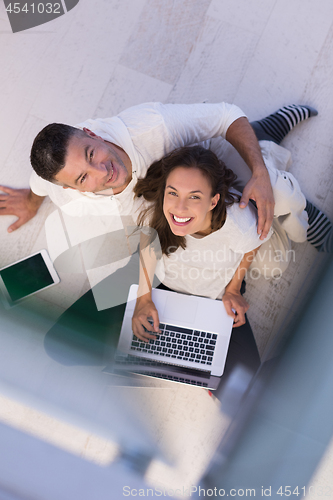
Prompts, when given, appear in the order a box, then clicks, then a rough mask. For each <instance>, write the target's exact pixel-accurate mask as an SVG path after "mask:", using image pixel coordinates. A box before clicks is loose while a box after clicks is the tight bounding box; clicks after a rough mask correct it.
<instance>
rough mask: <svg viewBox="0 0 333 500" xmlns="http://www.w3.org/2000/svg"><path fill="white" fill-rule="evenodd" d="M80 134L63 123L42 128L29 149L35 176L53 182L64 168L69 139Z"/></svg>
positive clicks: (77, 130)
mask: <svg viewBox="0 0 333 500" xmlns="http://www.w3.org/2000/svg"><path fill="white" fill-rule="evenodd" d="M80 133H83V132H82V131H81V130H80V129H77V128H75V127H71V126H70V125H64V124H63V123H50V125H47V126H46V127H44V128H43V130H41V131H40V132H39V134H38V135H37V136H36V138H35V140H34V142H33V145H32V148H31V154H30V161H31V165H32V167H33V169H34V170H35V172H36V174H38V175H39V176H40V177H42V178H43V179H45V180H47V181H51V182H52V181H54V177H55V176H56V175H57V173H58V172H60V170H61V169H62V168H64V166H65V162H66V156H67V148H68V143H69V141H70V139H71V137H73V136H74V135H79V134H80Z"/></svg>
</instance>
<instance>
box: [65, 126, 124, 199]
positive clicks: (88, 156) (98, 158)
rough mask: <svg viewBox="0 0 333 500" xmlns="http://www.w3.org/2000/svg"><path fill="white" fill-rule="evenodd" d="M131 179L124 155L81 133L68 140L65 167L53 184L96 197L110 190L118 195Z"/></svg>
mask: <svg viewBox="0 0 333 500" xmlns="http://www.w3.org/2000/svg"><path fill="white" fill-rule="evenodd" d="M131 178H132V168H131V161H130V159H129V157H128V156H127V154H126V153H125V151H123V150H122V149H121V148H119V147H117V146H115V145H114V144H111V143H109V142H106V141H104V140H103V139H102V138H101V137H98V136H96V135H95V134H94V133H93V132H91V131H90V130H88V129H84V134H79V135H74V136H73V137H71V139H70V141H69V144H68V148H67V156H66V163H65V166H64V168H62V169H61V170H60V172H58V173H57V175H56V176H55V181H56V182H57V183H58V184H61V185H62V186H63V187H65V188H72V189H77V190H78V191H89V192H92V193H97V192H98V191H103V190H105V189H111V188H112V190H113V193H114V194H117V193H121V192H122V191H123V190H124V189H125V187H126V186H127V185H128V184H129V182H130V180H131Z"/></svg>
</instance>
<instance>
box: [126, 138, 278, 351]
mask: <svg viewBox="0 0 333 500" xmlns="http://www.w3.org/2000/svg"><path fill="white" fill-rule="evenodd" d="M235 179H236V176H235V174H233V172H232V171H231V170H229V169H227V168H226V167H225V165H224V164H223V162H221V161H220V160H218V158H217V157H216V155H215V154H214V153H213V152H212V151H210V150H206V149H204V148H202V147H200V146H194V147H185V148H180V149H178V150H176V151H174V152H172V153H171V154H169V155H167V156H166V157H165V158H163V159H162V160H160V161H158V162H156V163H154V164H153V165H152V166H151V167H150V168H149V170H148V172H147V175H146V177H145V178H144V179H141V180H139V181H138V183H137V185H136V188H135V194H136V196H137V197H138V198H141V197H143V198H144V199H145V200H146V201H147V202H148V206H146V208H145V209H144V210H143V211H142V212H141V213H140V215H139V224H141V225H144V224H148V225H149V226H150V227H151V228H153V229H154V230H155V231H156V232H157V234H158V237H159V240H160V244H161V250H162V259H161V260H160V261H159V262H157V256H156V252H152V251H151V248H150V249H149V248H145V250H143V251H142V252H141V255H142V258H141V264H142V269H141V270H140V284H139V292H138V299H137V303H136V308H135V311H134V315H133V320H132V327H133V332H134V334H135V335H136V336H137V337H139V338H141V339H142V340H145V341H148V340H149V339H150V338H156V337H155V336H154V335H152V334H150V333H148V332H147V331H145V328H146V329H148V330H151V325H150V324H149V322H148V319H147V318H148V317H150V316H151V317H152V318H153V320H154V331H155V332H158V331H159V329H158V324H159V321H158V313H157V311H156V308H155V306H154V304H153V302H152V299H151V288H150V283H151V282H152V277H153V274H154V271H155V267H156V275H157V276H158V278H159V279H160V280H161V281H162V283H163V284H164V285H165V286H166V287H168V288H169V289H172V290H175V291H179V292H183V293H189V294H194V295H200V296H204V297H210V298H213V299H222V300H223V303H224V305H225V308H226V311H227V313H228V314H229V315H230V316H232V317H233V318H234V326H235V327H239V326H241V325H244V324H245V322H246V317H245V313H246V311H247V309H248V307H249V306H248V304H247V302H246V301H245V299H244V298H243V297H242V293H241V287H242V283H243V279H244V277H245V274H246V271H247V269H248V268H249V266H250V264H251V262H252V260H253V258H254V256H255V254H256V252H257V250H258V248H259V247H260V244H261V243H263V242H264V241H266V240H267V239H268V238H269V237H270V236H271V232H270V234H269V235H268V237H267V238H266V240H264V241H260V240H259V237H258V234H257V218H256V211H255V209H254V207H252V206H251V207H247V208H246V209H243V208H242V209H241V208H239V205H238V202H239V196H238V194H237V193H236V192H235V191H234V190H233V189H232V187H231V185H232V183H233V182H234V181H235ZM162 263H163V266H162ZM163 268H164V269H163ZM144 327H145V328H144Z"/></svg>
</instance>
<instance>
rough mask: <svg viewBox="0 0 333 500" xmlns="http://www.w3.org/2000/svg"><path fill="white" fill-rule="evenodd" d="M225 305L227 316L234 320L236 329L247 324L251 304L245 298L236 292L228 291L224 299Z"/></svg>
mask: <svg viewBox="0 0 333 500" xmlns="http://www.w3.org/2000/svg"><path fill="white" fill-rule="evenodd" d="M222 301H223V304H224V306H225V309H226V311H227V314H228V315H229V316H231V317H232V318H234V325H233V326H234V327H237V326H241V325H244V324H245V323H246V319H245V313H246V311H247V310H248V308H249V304H248V303H247V302H246V300H245V299H244V297H242V295H241V294H240V292H238V291H237V290H235V291H231V290H230V291H226V292H225V294H224V295H223V297H222Z"/></svg>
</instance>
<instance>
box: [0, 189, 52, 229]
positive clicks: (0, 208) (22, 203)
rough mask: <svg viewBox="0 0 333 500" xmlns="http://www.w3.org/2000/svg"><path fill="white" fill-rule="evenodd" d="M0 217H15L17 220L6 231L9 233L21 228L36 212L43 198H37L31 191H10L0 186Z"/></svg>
mask: <svg viewBox="0 0 333 500" xmlns="http://www.w3.org/2000/svg"><path fill="white" fill-rule="evenodd" d="M0 191H2V193H0V215H16V216H17V217H18V219H17V220H16V221H15V222H14V223H13V224H12V225H11V226H9V228H8V229H7V231H8V232H9V233H11V232H12V231H15V229H18V228H19V227H21V226H23V224H25V223H26V222H28V221H29V220H30V219H32V218H33V217H34V216H35V215H36V213H37V212H38V209H39V207H40V206H41V204H42V203H43V201H44V198H45V196H37V195H36V194H35V193H33V192H32V191H31V189H12V188H9V187H6V186H0Z"/></svg>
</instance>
